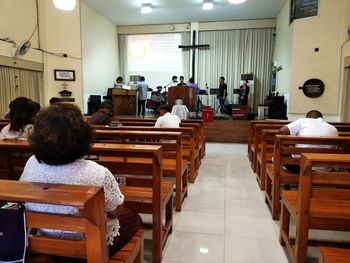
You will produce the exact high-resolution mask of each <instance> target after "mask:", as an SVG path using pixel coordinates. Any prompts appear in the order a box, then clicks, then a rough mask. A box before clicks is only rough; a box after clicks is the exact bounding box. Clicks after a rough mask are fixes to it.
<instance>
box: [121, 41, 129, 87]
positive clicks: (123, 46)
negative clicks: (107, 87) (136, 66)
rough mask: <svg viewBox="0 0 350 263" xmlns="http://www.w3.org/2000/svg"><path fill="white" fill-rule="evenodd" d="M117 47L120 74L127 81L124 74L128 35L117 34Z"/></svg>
mask: <svg viewBox="0 0 350 263" xmlns="http://www.w3.org/2000/svg"><path fill="white" fill-rule="evenodd" d="M118 48H119V69H120V75H121V76H123V78H124V82H125V83H127V82H129V80H128V79H125V76H126V72H127V70H128V35H119V36H118Z"/></svg>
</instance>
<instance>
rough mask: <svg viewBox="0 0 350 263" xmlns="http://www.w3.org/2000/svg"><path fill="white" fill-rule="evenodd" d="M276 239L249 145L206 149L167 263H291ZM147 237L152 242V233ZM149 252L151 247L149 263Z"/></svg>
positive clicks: (313, 255) (177, 218) (313, 258)
mask: <svg viewBox="0 0 350 263" xmlns="http://www.w3.org/2000/svg"><path fill="white" fill-rule="evenodd" d="M293 229H294V228H293V227H292V228H291V231H293ZM293 232H294V231H293ZM310 232H311V233H310V235H311V237H313V238H325V237H326V238H327V239H333V240H334V239H338V240H339V239H343V240H350V236H349V234H348V233H336V232H334V231H333V232H332V231H327V232H322V233H320V231H310ZM278 234H279V221H273V220H272V218H271V213H270V211H269V209H268V207H267V205H266V204H265V202H264V195H263V192H261V191H260V189H259V188H258V184H257V182H256V180H255V175H254V173H253V172H252V169H251V168H250V165H249V161H248V159H247V145H246V144H218V143H207V154H206V156H205V158H204V160H203V162H202V165H201V168H200V172H199V176H198V177H197V180H196V182H195V184H191V185H190V187H189V196H188V198H187V199H186V201H185V203H184V206H183V211H182V212H180V213H176V212H175V215H174V231H173V234H172V235H171V236H170V237H169V240H168V242H167V244H166V247H165V251H164V253H163V262H165V263H167V262H173V263H174V262H189V263H195V262H201V263H204V262H210V263H221V262H226V263H255V262H259V263H265V262H266V263H284V262H286V263H287V262H289V261H290V260H289V259H288V257H287V253H286V251H285V250H284V248H283V247H281V246H280V244H279V242H278ZM147 236H148V238H150V237H151V233H150V231H148V233H147ZM150 250H151V244H150V243H149V242H147V243H146V252H145V254H146V258H147V259H150ZM318 253H319V252H318V249H317V248H310V249H309V256H310V258H309V259H310V262H317V257H318Z"/></svg>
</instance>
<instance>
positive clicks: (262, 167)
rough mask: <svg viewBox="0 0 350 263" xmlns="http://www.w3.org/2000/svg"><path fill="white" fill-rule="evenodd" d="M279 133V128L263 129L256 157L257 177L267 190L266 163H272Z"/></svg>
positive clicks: (341, 134)
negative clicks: (275, 140)
mask: <svg viewBox="0 0 350 263" xmlns="http://www.w3.org/2000/svg"><path fill="white" fill-rule="evenodd" d="M276 134H279V129H265V128H264V129H262V130H261V145H260V146H259V147H260V149H261V150H260V151H259V152H258V153H257V158H256V164H257V168H256V177H257V181H258V183H259V186H260V189H261V190H263V191H264V190H265V176H266V163H272V156H273V145H274V136H275V135H276ZM338 135H339V136H350V132H338Z"/></svg>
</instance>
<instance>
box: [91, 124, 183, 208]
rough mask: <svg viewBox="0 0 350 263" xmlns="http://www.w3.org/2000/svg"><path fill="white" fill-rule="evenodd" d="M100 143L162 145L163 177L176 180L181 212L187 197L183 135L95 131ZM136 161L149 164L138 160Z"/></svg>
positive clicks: (177, 201)
mask: <svg viewBox="0 0 350 263" xmlns="http://www.w3.org/2000/svg"><path fill="white" fill-rule="evenodd" d="M95 138H96V140H97V141H99V142H107V143H127V144H135V143H137V144H140V145H141V144H146V145H147V144H148V145H149V144H151V145H161V146H162V149H163V158H162V167H163V176H167V177H174V178H175V189H176V199H175V200H176V201H175V203H176V204H175V207H176V211H178V212H180V211H181V206H182V202H183V200H184V199H185V197H186V196H187V191H188V188H187V181H188V176H187V161H186V160H183V158H182V133H181V132H165V131H130V130H120V129H119V130H95ZM134 161H137V162H140V163H142V162H144V161H146V162H148V161H149V160H144V159H141V158H137V159H135V160H134Z"/></svg>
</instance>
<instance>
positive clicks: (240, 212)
mask: <svg viewBox="0 0 350 263" xmlns="http://www.w3.org/2000/svg"><path fill="white" fill-rule="evenodd" d="M225 212H226V215H236V216H250V217H264V218H269V219H270V218H271V213H270V211H269V209H268V208H267V206H266V204H265V203H264V202H260V201H250V200H237V199H226V203H225Z"/></svg>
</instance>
